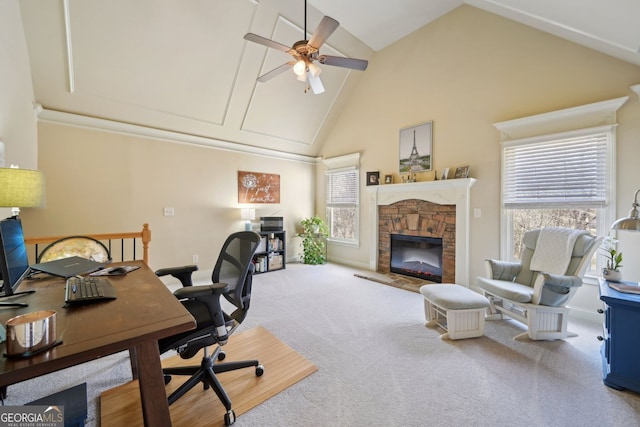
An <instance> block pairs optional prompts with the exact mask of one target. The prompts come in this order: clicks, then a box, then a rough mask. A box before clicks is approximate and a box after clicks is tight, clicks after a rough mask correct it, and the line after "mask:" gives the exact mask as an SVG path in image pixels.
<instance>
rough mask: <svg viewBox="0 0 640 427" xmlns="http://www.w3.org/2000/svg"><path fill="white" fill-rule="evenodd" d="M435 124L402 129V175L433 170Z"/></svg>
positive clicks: (400, 166)
mask: <svg viewBox="0 0 640 427" xmlns="http://www.w3.org/2000/svg"><path fill="white" fill-rule="evenodd" d="M432 149H433V122H427V123H423V124H421V125H417V126H412V127H408V128H404V129H400V157H399V158H400V164H399V171H400V174H411V173H416V172H425V171H430V170H431V169H432V168H433V155H432Z"/></svg>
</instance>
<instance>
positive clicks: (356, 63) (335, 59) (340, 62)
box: [318, 55, 369, 71]
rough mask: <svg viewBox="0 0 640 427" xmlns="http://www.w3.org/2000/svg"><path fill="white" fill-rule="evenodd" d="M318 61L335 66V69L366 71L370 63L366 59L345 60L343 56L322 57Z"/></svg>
mask: <svg viewBox="0 0 640 427" xmlns="http://www.w3.org/2000/svg"><path fill="white" fill-rule="evenodd" d="M318 61H319V62H320V63H321V64H326V65H333V66H334V67H342V68H351V69H352V70H360V71H364V70H366V69H367V66H368V65H369V61H365V60H364V59H355V58H343V57H341V56H331V55H320V56H319V57H318Z"/></svg>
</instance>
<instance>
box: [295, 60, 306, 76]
mask: <svg viewBox="0 0 640 427" xmlns="http://www.w3.org/2000/svg"><path fill="white" fill-rule="evenodd" d="M306 70H307V64H306V63H305V62H304V60H302V59H301V60H299V61H298V62H296V64H295V65H294V66H293V72H294V73H296V75H297V76H304V72H305V71H306Z"/></svg>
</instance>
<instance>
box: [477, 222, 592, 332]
mask: <svg viewBox="0 0 640 427" xmlns="http://www.w3.org/2000/svg"><path fill="white" fill-rule="evenodd" d="M541 233H542V234H541ZM601 241H602V238H599V237H595V236H592V235H590V234H588V233H587V232H579V231H576V230H570V229H564V228H552V229H546V228H545V229H539V230H531V231H528V232H526V233H525V235H524V242H523V243H524V250H523V253H522V255H521V258H520V261H519V262H507V261H499V260H485V268H486V277H478V278H477V280H476V285H477V286H478V287H479V288H480V289H481V290H482V291H483V292H484V295H485V296H486V297H487V298H488V299H489V308H488V309H487V319H488V320H492V319H501V318H502V317H503V315H506V316H508V317H511V318H513V319H515V320H517V321H519V322H522V323H524V324H525V325H527V328H528V331H527V332H525V333H523V334H521V335H518V336H517V337H515V338H516V339H520V338H525V337H527V336H528V337H529V338H530V339H532V340H555V339H564V338H566V337H568V336H571V335H573V334H570V333H569V332H568V331H567V321H568V316H569V308H568V307H567V306H566V304H567V303H568V302H569V300H570V299H571V297H572V296H573V295H574V293H575V291H576V290H577V288H578V287H580V286H582V278H583V276H584V273H585V271H586V270H587V268H588V266H589V264H590V262H591V258H592V257H593V254H594V252H595V251H596V250H597V249H598V247H599V246H600V243H601ZM536 251H538V253H537V254H536ZM532 261H533V262H532ZM545 263H546V265H547V266H549V270H547V271H545V270H546V269H545V268H544V266H545ZM532 266H533V267H532Z"/></svg>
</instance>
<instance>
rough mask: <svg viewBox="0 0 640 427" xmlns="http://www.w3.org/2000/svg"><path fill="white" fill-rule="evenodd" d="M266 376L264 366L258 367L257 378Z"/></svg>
mask: <svg viewBox="0 0 640 427" xmlns="http://www.w3.org/2000/svg"><path fill="white" fill-rule="evenodd" d="M262 374H264V366H262V365H258V366H256V377H261V376H262Z"/></svg>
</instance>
